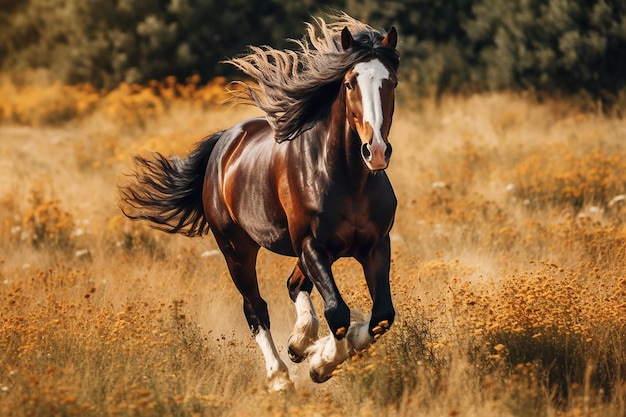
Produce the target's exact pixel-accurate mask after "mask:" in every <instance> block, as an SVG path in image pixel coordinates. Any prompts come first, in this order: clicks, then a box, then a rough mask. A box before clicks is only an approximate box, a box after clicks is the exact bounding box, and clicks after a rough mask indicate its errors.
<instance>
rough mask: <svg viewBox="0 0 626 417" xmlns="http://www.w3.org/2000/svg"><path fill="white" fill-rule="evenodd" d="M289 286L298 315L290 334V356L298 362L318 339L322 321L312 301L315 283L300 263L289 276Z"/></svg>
mask: <svg viewBox="0 0 626 417" xmlns="http://www.w3.org/2000/svg"><path fill="white" fill-rule="evenodd" d="M287 288H288V289H289V296H290V297H291V300H292V301H293V302H294V305H295V307H296V314H297V315H298V318H297V319H296V323H295V325H294V327H293V331H292V332H291V336H289V358H290V359H291V360H292V361H293V362H296V363H298V362H302V361H303V360H304V359H305V358H306V356H307V353H306V352H307V348H308V347H309V346H311V344H313V342H315V341H316V340H317V331H318V330H319V327H320V322H319V319H318V318H317V314H316V313H315V308H314V307H313V303H312V302H311V290H312V289H313V283H312V282H311V280H310V279H308V278H307V277H306V276H305V275H304V273H303V272H302V269H301V268H300V264H298V265H296V267H295V268H294V270H293V272H292V273H291V275H290V276H289V279H288V280H287Z"/></svg>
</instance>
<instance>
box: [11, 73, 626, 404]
mask: <svg viewBox="0 0 626 417" xmlns="http://www.w3.org/2000/svg"><path fill="white" fill-rule="evenodd" d="M222 87H223V80H216V82H215V83H213V84H212V85H209V86H199V85H197V80H189V83H187V84H185V85H180V84H177V83H175V82H173V80H171V79H170V80H168V81H165V82H162V83H153V84H152V85H150V86H147V87H138V86H127V85H123V86H120V87H119V88H118V89H116V90H114V91H113V92H111V93H106V94H105V93H102V92H97V91H93V89H91V88H89V86H78V87H67V86H62V85H59V84H54V83H53V84H50V83H45V82H41V83H37V82H33V83H31V84H29V85H25V86H14V85H11V84H9V83H7V82H4V83H2V84H1V85H0V90H1V91H2V94H3V97H6V100H4V102H3V103H0V109H1V111H0V119H1V120H2V122H3V125H2V126H0V136H1V137H2V140H0V179H1V180H2V181H0V202H1V203H2V204H0V225H1V226H2V227H1V228H0V297H1V298H2V300H3V302H2V303H1V304H0V345H1V346H2V347H3V349H2V352H1V353H0V414H2V415H17V416H22V415H23V416H27V415H94V416H96V415H97V416H100V415H120V416H128V415H137V416H140V415H141V416H145V415H155V416H156V415H158V416H162V415H173V416H178V415H180V416H183V415H184V416H187V415H189V416H192V415H201V416H213V415H215V416H218V415H220V416H221V415H232V416H246V415H249V416H259V415H285V416H287V415H289V416H291V415H295V416H297V415H302V416H309V415H323V416H334V415H337V416H339V415H354V416H370V415H397V416H415V415H424V416H442V415H444V416H445V415H449V416H455V415H468V416H496V415H497V416H502V415H505V416H506V415H515V416H535V415H571V416H574V415H582V414H584V415H597V416H621V415H623V414H624V412H625V406H624V404H625V402H626V391H625V389H624V383H625V380H626V376H625V375H624V369H626V356H625V354H624V352H625V343H626V340H625V339H624V329H625V326H626V319H625V317H626V284H625V277H626V274H625V272H626V256H625V255H626V253H625V252H626V228H625V227H626V226H625V225H624V221H623V219H624V214H625V213H624V204H626V198H624V195H626V183H625V180H624V172H625V168H626V166H624V162H623V161H624V156H625V155H626V145H624V144H625V143H626V142H625V141H624V139H625V138H624V134H625V132H626V124H625V123H624V122H623V121H622V120H619V119H611V118H606V117H604V116H598V115H594V114H580V113H579V112H578V111H576V110H574V109H570V108H569V107H568V106H567V104H566V103H561V102H553V103H544V104H537V103H534V102H531V101H529V100H526V99H522V98H519V97H516V96H513V95H508V94H498V95H485V96H475V97H470V98H456V97H444V98H443V100H442V101H441V103H440V104H439V105H438V106H436V105H435V104H434V103H431V102H430V101H428V100H425V101H423V102H421V103H420V105H419V106H418V107H417V108H416V109H413V110H412V109H407V105H406V104H405V105H404V107H403V103H399V104H398V108H399V110H398V112H397V115H396V119H395V121H394V127H393V129H392V133H391V140H392V142H393V144H394V149H395V152H394V156H393V158H392V162H391V167H390V169H389V175H390V177H391V179H392V182H393V183H394V186H395V189H396V193H397V195H398V197H399V209H398V213H397V219H396V224H395V226H394V229H393V232H392V243H393V249H392V250H393V264H392V271H391V273H392V277H391V280H392V290H393V292H394V301H395V304H396V308H397V311H398V316H397V321H396V324H395V325H394V327H393V328H392V330H391V331H390V332H389V333H388V334H386V335H385V336H384V337H383V338H381V339H380V340H379V341H378V342H377V343H376V344H375V345H374V346H372V348H371V349H369V350H368V351H366V352H364V353H362V354H360V355H358V356H357V357H355V358H353V359H352V360H350V361H349V362H347V363H345V364H344V365H343V366H342V367H341V369H340V370H339V371H338V373H337V375H336V376H335V377H334V378H332V379H331V380H330V381H329V382H327V383H325V384H322V385H316V384H313V383H312V382H310V380H309V379H308V375H307V373H308V371H307V366H306V362H305V363H303V364H299V365H295V364H292V365H290V371H291V374H292V376H293V377H294V380H295V382H296V392H295V393H291V394H288V395H285V394H272V395H269V394H267V392H266V390H265V387H264V384H265V380H264V373H265V372H264V364H263V362H262V355H261V353H260V351H259V350H258V349H257V347H256V345H255V342H254V339H252V338H251V337H250V335H249V331H248V329H247V325H246V323H245V319H244V317H243V314H242V313H241V299H240V296H239V294H238V293H237V291H236V289H235V288H234V286H233V285H232V283H231V282H230V278H229V276H228V272H227V268H226V266H225V264H224V262H223V260H222V258H221V255H219V254H218V253H216V249H217V247H216V245H215V242H214V241H213V240H212V238H210V237H206V238H203V239H186V238H184V237H180V236H168V235H165V234H161V233H158V232H155V231H152V230H150V229H148V228H146V227H145V226H144V225H141V224H134V223H130V222H128V221H127V220H126V219H125V218H124V217H123V216H122V215H121V214H120V213H119V210H118V208H117V191H116V186H117V184H118V182H119V181H120V180H121V179H122V175H123V173H124V172H127V171H128V169H129V163H130V158H131V156H132V154H133V153H142V152H146V150H157V151H160V152H164V153H166V154H172V153H175V154H184V153H186V152H187V151H188V150H189V149H191V148H192V147H193V144H194V143H195V142H197V141H198V140H201V138H202V137H203V136H205V135H207V134H209V133H211V132H212V131H214V130H217V129H222V128H226V127H228V126H230V125H232V124H234V123H236V122H238V121H240V120H243V119H245V118H247V117H250V116H251V115H255V114H258V112H256V111H255V110H254V109H247V108H230V107H218V106H217V105H216V103H217V102H219V101H220V100H221V99H222V91H223V89H222ZM293 262H294V261H293V259H288V258H282V257H278V256H275V255H272V254H269V253H267V252H261V254H260V256H259V263H258V272H259V276H260V286H261V292H262V294H263V296H264V297H265V298H266V300H267V301H268V304H269V308H270V314H271V317H272V330H273V333H274V335H275V339H276V342H277V345H278V349H279V351H280V352H281V355H282V356H283V357H284V358H285V360H287V359H286V341H287V337H288V335H289V332H290V330H291V326H292V325H293V321H294V318H295V314H294V312H293V308H292V306H291V303H290V301H289V297H288V295H287V292H286V289H285V287H284V282H285V279H286V278H287V276H288V274H289V273H290V272H291V269H292V268H293ZM334 271H335V274H336V276H337V281H338V285H339V287H340V289H341V290H342V293H343V294H344V297H345V299H346V301H347V302H348V303H349V304H350V305H351V306H353V307H354V308H355V309H357V310H359V311H361V312H367V310H368V309H369V308H371V302H370V301H369V295H368V293H367V287H366V285H365V282H364V279H363V277H362V273H361V271H360V270H359V267H358V265H357V264H356V263H355V262H353V261H348V260H341V261H339V262H338V263H337V264H336V265H335V266H334ZM314 302H315V304H316V306H317V307H318V311H321V310H322V308H321V305H320V300H319V297H318V296H317V295H315V297H314ZM322 329H323V330H324V329H325V327H322Z"/></svg>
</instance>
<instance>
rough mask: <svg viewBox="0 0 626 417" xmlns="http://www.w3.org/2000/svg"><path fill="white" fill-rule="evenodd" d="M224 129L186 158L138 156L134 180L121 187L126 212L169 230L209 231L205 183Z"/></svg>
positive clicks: (155, 154)
mask: <svg viewBox="0 0 626 417" xmlns="http://www.w3.org/2000/svg"><path fill="white" fill-rule="evenodd" d="M222 133H223V132H218V133H215V134H213V135H212V136H209V137H207V138H205V139H204V140H203V141H201V142H200V143H198V145H197V146H196V148H195V149H194V150H193V151H192V152H191V153H190V154H189V155H187V157H186V158H184V159H181V158H178V157H172V158H167V157H165V156H163V155H161V154H160V153H156V152H155V153H154V154H153V155H152V156H153V158H152V159H147V158H143V157H140V156H136V157H135V164H136V167H135V170H134V171H133V172H132V173H131V174H130V175H129V176H130V177H131V178H132V180H131V181H130V182H129V183H128V184H126V185H123V186H121V187H120V197H121V202H122V204H121V205H120V208H121V209H122V212H123V213H124V214H125V215H126V216H127V217H128V218H130V219H132V220H148V221H149V222H150V226H151V227H153V228H155V229H158V230H162V231H164V232H167V233H181V234H184V235H186V236H201V235H203V234H205V233H206V232H208V229H209V225H208V223H207V221H206V218H205V216H204V209H203V207H202V186H203V184H204V175H205V172H206V167H207V163H208V161H209V155H211V152H212V151H213V148H214V147H215V144H216V143H217V141H218V139H219V138H220V137H221V136H222Z"/></svg>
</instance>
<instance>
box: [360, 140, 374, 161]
mask: <svg viewBox="0 0 626 417" xmlns="http://www.w3.org/2000/svg"><path fill="white" fill-rule="evenodd" d="M361 154H362V155H363V158H365V160H366V161H369V160H370V159H372V151H371V150H370V145H369V143H364V144H363V146H361Z"/></svg>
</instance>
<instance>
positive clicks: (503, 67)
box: [0, 0, 626, 103]
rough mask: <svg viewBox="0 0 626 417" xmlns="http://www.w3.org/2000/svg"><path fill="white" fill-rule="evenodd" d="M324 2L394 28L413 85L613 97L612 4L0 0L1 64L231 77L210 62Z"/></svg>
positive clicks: (621, 60)
mask: <svg viewBox="0 0 626 417" xmlns="http://www.w3.org/2000/svg"><path fill="white" fill-rule="evenodd" d="M329 10H344V11H346V12H347V13H348V14H350V15H352V16H353V17H355V18H358V19H360V20H362V21H364V22H366V23H368V24H370V25H371V26H374V27H376V28H381V29H388V28H390V27H391V26H395V27H396V28H397V29H398V31H399V33H400V44H399V48H400V51H401V56H402V66H401V77H402V79H403V81H404V82H407V81H408V82H409V83H410V85H412V86H414V87H415V88H416V89H419V90H420V91H422V92H423V91H434V92H436V93H437V94H441V93H444V92H478V91H496V90H503V89H513V90H532V91H535V92H538V93H541V94H577V95H580V96H583V97H587V98H589V99H593V100H602V101H604V102H606V103H614V102H616V101H617V100H620V98H621V99H622V100H624V98H623V97H622V96H621V94H622V93H621V92H622V90H624V87H625V82H626V2H624V1H623V0H507V1H502V0H403V1H400V0H396V1H378V0H336V1H326V2H318V1H313V0H266V1H257V0H229V1H223V0H0V27H2V28H3V29H2V30H1V31H0V70H1V71H2V72H4V73H9V74H14V75H16V76H19V74H21V73H23V72H24V70H25V69H28V68H46V69H47V71H48V72H49V74H50V76H51V77H53V78H54V79H60V80H62V81H64V82H66V83H70V84H73V83H80V82H90V83H92V84H94V85H96V86H98V87H102V88H112V87H114V86H116V85H118V84H119V83H120V82H127V83H145V82H147V81H149V80H151V79H163V78H165V77H167V76H170V75H174V76H176V77H177V78H178V79H179V80H181V81H184V80H185V78H187V77H189V76H191V75H193V74H197V75H200V76H201V77H202V79H203V80H204V81H207V80H208V79H211V78H213V77H215V76H226V77H236V76H238V75H239V74H236V72H235V71H234V69H233V68H231V67H229V66H226V65H223V64H220V61H222V60H224V59H226V58H229V57H233V56H235V55H237V54H239V53H241V52H244V51H245V48H246V46H247V45H263V44H267V45H271V46H273V47H279V48H281V47H289V42H288V40H287V39H289V38H291V39H294V38H295V39H299V38H301V37H302V34H303V32H304V24H303V22H306V21H310V20H311V16H312V15H313V16H319V15H323V14H324V13H325V12H328V11H329Z"/></svg>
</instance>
